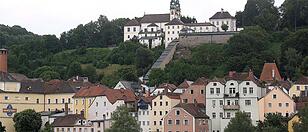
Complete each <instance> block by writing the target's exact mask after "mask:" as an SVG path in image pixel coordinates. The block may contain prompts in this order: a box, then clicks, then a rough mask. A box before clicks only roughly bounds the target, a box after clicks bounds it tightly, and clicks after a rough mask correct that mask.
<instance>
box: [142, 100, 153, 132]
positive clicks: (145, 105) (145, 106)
mask: <svg viewBox="0 0 308 132" xmlns="http://www.w3.org/2000/svg"><path fill="white" fill-rule="evenodd" d="M155 97H156V96H149V97H142V98H141V99H139V101H138V122H139V125H140V128H141V130H140V131H141V132H150V130H151V129H150V122H151V119H150V111H151V109H152V107H151V104H152V100H153V99H154V98H155Z"/></svg>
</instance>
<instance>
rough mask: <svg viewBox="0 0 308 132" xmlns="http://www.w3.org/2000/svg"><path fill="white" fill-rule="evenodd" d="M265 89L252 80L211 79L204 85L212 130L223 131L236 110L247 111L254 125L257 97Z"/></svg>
mask: <svg viewBox="0 0 308 132" xmlns="http://www.w3.org/2000/svg"><path fill="white" fill-rule="evenodd" d="M264 94H265V89H264V88H261V87H258V86H257V85H256V84H255V83H254V82H253V81H235V80H229V81H227V82H226V83H221V82H219V81H212V82H210V83H209V84H208V85H207V86H206V114H207V115H208V116H209V117H210V119H211V120H212V130H213V131H215V132H216V131H219V132H223V131H224V129H225V127H226V126H227V125H228V123H229V121H230V119H231V118H233V117H235V113H236V112H237V111H243V112H247V114H248V115H250V117H251V119H252V122H253V124H254V125H257V121H258V120H259V111H258V103H257V102H258V99H259V98H261V97H262V96H264Z"/></svg>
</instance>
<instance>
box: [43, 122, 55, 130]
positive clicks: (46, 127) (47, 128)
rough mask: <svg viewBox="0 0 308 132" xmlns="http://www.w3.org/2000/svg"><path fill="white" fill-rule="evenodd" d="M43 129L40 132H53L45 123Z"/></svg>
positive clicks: (47, 123)
mask: <svg viewBox="0 0 308 132" xmlns="http://www.w3.org/2000/svg"><path fill="white" fill-rule="evenodd" d="M44 127H45V128H44V129H43V130H42V131H41V132H53V129H52V126H51V125H50V124H49V122H46V123H45V125H44Z"/></svg>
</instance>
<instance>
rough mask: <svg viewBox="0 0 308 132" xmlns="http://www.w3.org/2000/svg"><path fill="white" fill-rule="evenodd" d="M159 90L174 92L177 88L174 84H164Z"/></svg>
mask: <svg viewBox="0 0 308 132" xmlns="http://www.w3.org/2000/svg"><path fill="white" fill-rule="evenodd" d="M158 88H159V89H169V90H170V91H172V92H173V91H174V90H175V89H176V88H177V87H176V86H175V85H174V84H169V83H163V84H160V85H159V86H158Z"/></svg>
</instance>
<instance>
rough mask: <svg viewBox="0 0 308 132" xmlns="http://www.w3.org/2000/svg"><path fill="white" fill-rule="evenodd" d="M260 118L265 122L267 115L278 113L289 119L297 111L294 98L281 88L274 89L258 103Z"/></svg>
mask: <svg viewBox="0 0 308 132" xmlns="http://www.w3.org/2000/svg"><path fill="white" fill-rule="evenodd" d="M258 105H259V117H260V120H261V121H264V119H265V116H266V114H267V113H278V114H281V115H282V116H286V117H289V116H290V115H291V114H293V113H294V111H295V103H294V101H293V100H292V98H291V97H290V96H289V95H287V94H286V93H285V92H283V91H282V90H281V89H280V88H279V87H275V88H273V89H272V90H271V91H270V92H268V93H267V94H266V95H265V96H264V97H263V98H261V99H260V100H259V101H258Z"/></svg>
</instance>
